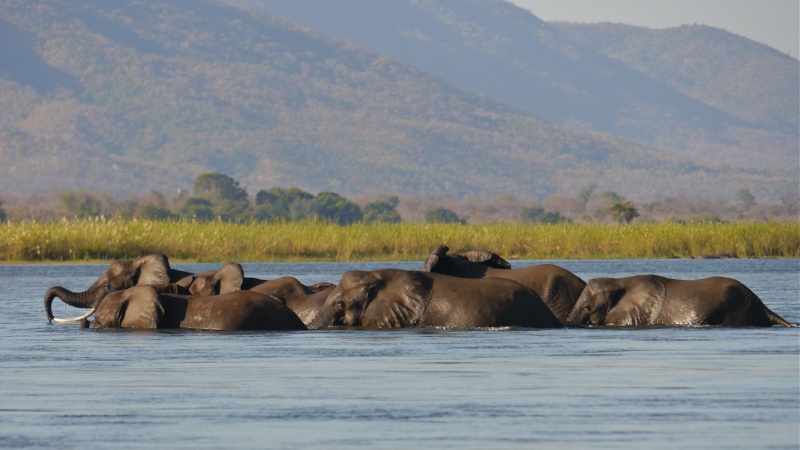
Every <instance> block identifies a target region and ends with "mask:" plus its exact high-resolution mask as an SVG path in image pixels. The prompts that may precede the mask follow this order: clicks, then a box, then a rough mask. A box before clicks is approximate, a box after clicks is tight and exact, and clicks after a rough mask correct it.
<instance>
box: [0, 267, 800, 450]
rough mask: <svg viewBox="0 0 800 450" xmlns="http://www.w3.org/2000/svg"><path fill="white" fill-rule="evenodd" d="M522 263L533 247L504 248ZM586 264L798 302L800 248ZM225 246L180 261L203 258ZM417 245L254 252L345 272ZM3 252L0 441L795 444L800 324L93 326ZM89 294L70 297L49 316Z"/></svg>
mask: <svg viewBox="0 0 800 450" xmlns="http://www.w3.org/2000/svg"><path fill="white" fill-rule="evenodd" d="M512 263H513V264H514V267H525V266H527V265H531V264H534V263H537V261H512ZM555 263H556V264H559V265H561V266H563V267H565V268H567V269H569V270H571V271H573V272H575V273H576V274H577V275H578V276H580V277H582V278H583V279H584V280H588V279H590V278H593V277H598V276H612V277H618V276H627V275H634V274H643V273H657V274H660V275H664V276H668V277H673V278H683V279H693V278H702V277H706V276H712V275H721V276H728V277H732V278H736V279H739V280H740V281H742V282H743V283H745V284H746V285H747V286H749V287H750V288H751V289H752V290H753V291H754V292H755V293H756V294H758V295H759V296H760V297H761V299H762V300H763V301H764V303H766V304H767V306H769V307H770V308H771V309H772V310H773V311H775V312H776V313H778V314H780V315H782V316H783V317H784V318H786V319H787V320H789V321H792V322H800V260H797V259H791V260H784V259H781V260H657V261H647V260H632V261H555ZM219 265H220V264H174V266H175V267H177V268H180V269H183V270H191V271H194V272H202V271H205V270H210V269H215V268H217V267H218V266H219ZM421 265H422V264H421V262H417V263H350V264H345V263H333V264H328V263H313V264H243V266H244V268H245V273H246V275H247V276H254V277H259V278H267V279H268V278H276V277H279V276H284V275H293V276H296V277H297V278H299V279H300V280H301V281H303V282H304V283H307V284H310V283H315V282H319V281H329V282H336V281H338V279H339V277H340V276H341V274H342V273H343V272H344V271H346V270H352V269H363V270H372V269H377V268H385V267H395V268H402V269H419V268H420V267H421ZM105 267H106V265H5V266H3V265H0V286H1V288H0V448H102V449H107V448H115V449H118V448H147V449H150V448H170V449H172V448H192V449H195V448H201V449H202V448H278V449H281V448H286V449H293V448H330V449H334V448H335V449H339V448H370V449H371V448H391V449H396V448H458V449H465V448H466V449H471V448H475V449H484V448H532V447H540V448H609V449H618V448H636V449H640V448H665V449H667V448H668V449H674V448H714V449H718V448H726V449H731V448H747V449H751V448H785V449H797V448H798V447H800V329H797V328H794V329H787V328H783V327H772V328H768V329H755V328H746V329H722V328H691V329H675V328H659V329H647V330H631V329H623V330H620V329H617V330H614V329H565V330H497V331H486V330H484V331H464V330H437V329H429V330H393V331H357V330H347V331H344V330H336V331H304V332H258V333H254V332H239V333H231V332H208V331H206V332H198V331H162V332H142V331H92V330H81V329H80V328H79V327H78V325H77V324H70V325H51V324H48V323H47V320H46V318H45V314H44V309H43V306H42V298H43V296H44V293H45V291H46V290H47V289H48V288H49V287H50V286H53V285H62V286H64V287H66V288H68V289H71V290H83V289H85V288H86V287H88V286H89V285H90V284H91V283H92V282H94V280H95V279H96V278H97V277H98V276H99V275H100V273H102V271H103V270H105ZM80 312H83V310H77V309H74V308H70V307H67V306H65V305H64V304H63V303H61V302H60V301H59V300H58V299H56V302H55V303H54V313H55V314H56V316H57V317H66V316H74V315H77V314H76V313H80Z"/></svg>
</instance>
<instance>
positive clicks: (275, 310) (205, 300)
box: [94, 284, 306, 330]
mask: <svg viewBox="0 0 800 450" xmlns="http://www.w3.org/2000/svg"><path fill="white" fill-rule="evenodd" d="M182 291H183V289H182V288H181V287H180V286H177V285H175V284H168V285H157V286H150V285H140V286H134V287H131V288H128V289H124V290H121V291H114V292H110V293H108V294H107V295H106V296H105V298H103V300H102V301H101V302H100V304H99V305H98V306H97V311H96V312H95V320H94V327H95V328H142V329H156V328H187V329H195V330H305V329H306V326H305V325H304V324H303V322H302V321H301V320H300V319H299V318H298V317H297V315H296V314H295V313H294V312H292V310H291V309H289V308H288V307H287V306H286V305H285V304H283V302H282V301H280V299H278V298H276V297H273V296H270V295H266V294H261V293H258V292H252V291H236V292H229V293H226V294H221V295H216V296H193V295H181V294H180V293H181V292H182Z"/></svg>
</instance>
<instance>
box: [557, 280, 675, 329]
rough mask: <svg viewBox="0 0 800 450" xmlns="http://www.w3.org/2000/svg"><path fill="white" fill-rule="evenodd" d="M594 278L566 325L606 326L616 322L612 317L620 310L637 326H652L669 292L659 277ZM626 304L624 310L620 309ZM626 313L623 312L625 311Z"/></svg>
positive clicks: (620, 313) (577, 302)
mask: <svg viewBox="0 0 800 450" xmlns="http://www.w3.org/2000/svg"><path fill="white" fill-rule="evenodd" d="M635 278H636V279H635V281H633V282H631V280H632V279H631V278H595V279H592V280H589V282H588V283H587V284H586V287H585V288H584V289H583V292H582V293H581V296H580V297H578V300H577V301H576V302H575V307H573V309H572V312H571V313H570V314H569V316H568V317H567V320H566V322H567V323H568V324H572V325H605V324H607V323H608V322H609V321H611V322H616V320H617V319H616V318H611V317H609V315H610V314H611V313H612V310H614V309H615V308H616V307H617V306H620V308H618V309H616V310H615V311H617V312H618V314H617V316H619V315H624V316H625V319H626V320H628V319H630V320H631V321H632V322H633V323H634V324H639V325H645V324H652V323H653V322H654V321H655V319H656V317H658V314H659V312H660V306H661V305H662V304H663V301H664V298H665V293H666V288H665V287H664V284H663V283H661V282H660V281H658V280H657V279H656V277H652V276H651V277H635ZM621 303H624V307H623V306H622V305H621ZM623 310H624V311H623Z"/></svg>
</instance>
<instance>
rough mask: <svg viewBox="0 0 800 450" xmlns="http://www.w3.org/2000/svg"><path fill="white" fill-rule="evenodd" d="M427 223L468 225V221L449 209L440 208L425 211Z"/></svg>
mask: <svg viewBox="0 0 800 450" xmlns="http://www.w3.org/2000/svg"><path fill="white" fill-rule="evenodd" d="M425 222H426V223H460V224H465V223H467V221H466V220H463V219H461V218H459V217H458V215H457V214H456V213H455V212H453V211H450V210H449V209H447V208H444V207H442V206H439V207H437V208H433V209H429V210H427V211H425Z"/></svg>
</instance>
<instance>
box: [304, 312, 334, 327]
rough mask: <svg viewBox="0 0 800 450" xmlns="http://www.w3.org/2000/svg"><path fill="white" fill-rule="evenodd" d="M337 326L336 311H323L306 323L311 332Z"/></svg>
mask: <svg viewBox="0 0 800 450" xmlns="http://www.w3.org/2000/svg"><path fill="white" fill-rule="evenodd" d="M334 325H336V311H334V310H333V309H322V310H320V311H318V312H317V314H316V315H315V316H314V318H313V319H311V320H310V321H308V323H306V328H308V329H309V330H320V329H323V328H330V327H332V326H334Z"/></svg>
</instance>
